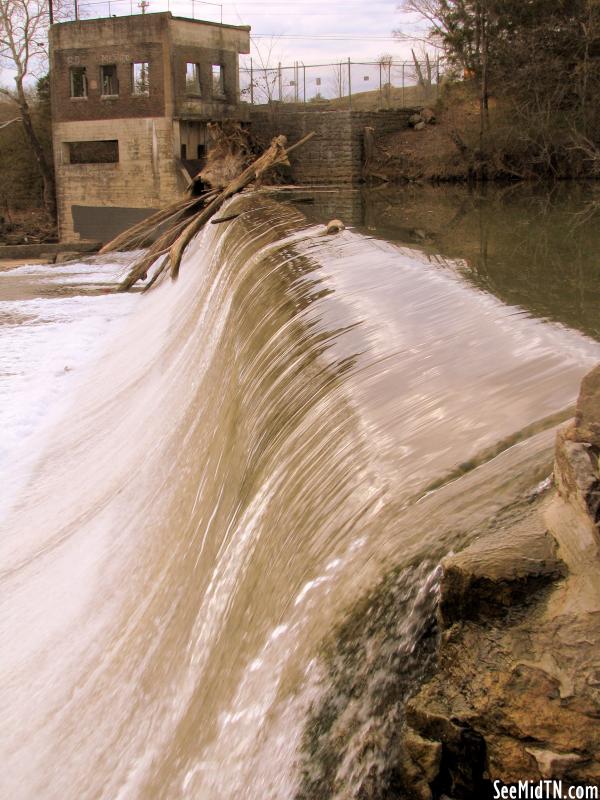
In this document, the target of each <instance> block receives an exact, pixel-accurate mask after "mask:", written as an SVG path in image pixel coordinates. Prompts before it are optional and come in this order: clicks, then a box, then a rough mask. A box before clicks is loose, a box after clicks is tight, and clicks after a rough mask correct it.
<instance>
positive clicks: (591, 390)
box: [575, 365, 600, 448]
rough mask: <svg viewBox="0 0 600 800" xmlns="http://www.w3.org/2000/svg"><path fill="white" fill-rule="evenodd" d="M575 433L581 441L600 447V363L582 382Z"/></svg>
mask: <svg viewBox="0 0 600 800" xmlns="http://www.w3.org/2000/svg"><path fill="white" fill-rule="evenodd" d="M575 435H576V439H577V441H579V442H588V443H589V444H592V445H594V446H595V447H598V448H600V365H598V366H597V367H596V368H595V369H593V370H592V371H591V372H588V374H587V375H586V376H585V378H584V379H583V381H582V382H581V389H580V390H579V399H578V400H577V410H576V413H575Z"/></svg>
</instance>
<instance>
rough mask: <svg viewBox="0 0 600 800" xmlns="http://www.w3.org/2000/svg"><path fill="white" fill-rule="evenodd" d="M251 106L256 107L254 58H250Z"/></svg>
mask: <svg viewBox="0 0 600 800" xmlns="http://www.w3.org/2000/svg"><path fill="white" fill-rule="evenodd" d="M250 105H251V106H253V105H254V67H253V66H252V56H250Z"/></svg>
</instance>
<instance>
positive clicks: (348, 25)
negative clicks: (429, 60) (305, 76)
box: [80, 0, 422, 65]
mask: <svg viewBox="0 0 600 800" xmlns="http://www.w3.org/2000/svg"><path fill="white" fill-rule="evenodd" d="M148 1H149V6H148V8H147V11H149V12H152V11H163V10H166V9H167V3H168V7H169V9H170V10H171V11H172V12H173V13H174V14H176V15H178V16H192V13H193V16H195V17H196V18H200V19H208V20H212V21H215V22H219V21H220V19H221V8H222V15H223V16H222V20H223V22H225V23H229V24H232V25H250V26H251V27H252V37H253V45H252V46H253V49H254V51H255V53H254V55H255V56H258V53H257V52H256V49H258V50H260V51H261V55H262V57H263V59H266V58H267V56H268V55H270V59H269V62H270V63H272V64H273V65H277V63H278V62H281V63H282V64H293V63H294V62H295V61H299V62H304V63H305V64H307V65H308V64H322V63H329V62H331V61H339V60H346V59H347V58H348V57H349V56H350V57H351V58H352V60H353V61H362V60H364V61H376V60H377V58H378V57H379V56H380V55H382V54H384V53H385V54H388V53H389V54H391V55H393V56H394V58H395V59H398V60H403V59H407V58H408V59H409V58H410V47H409V46H408V45H406V43H402V42H399V41H398V40H397V39H394V37H393V36H392V31H393V30H394V29H397V28H401V29H402V30H403V31H405V32H407V33H412V32H414V33H415V34H417V35H418V33H419V31H420V30H422V24H421V23H420V22H418V21H417V20H416V19H415V18H414V17H410V16H407V15H406V14H403V13H402V12H400V11H399V10H398V3H399V0H225V1H224V2H223V3H222V6H221V5H220V4H219V3H216V2H201V0H148ZM80 4H81V10H82V12H83V13H82V16H100V15H101V14H102V15H104V14H106V12H107V9H106V1H105V0H103V1H102V2H98V0H95V1H94V0H80ZM111 5H112V9H111V13H115V12H116V13H118V14H128V13H131V11H130V8H131V9H132V10H133V11H134V13H139V10H138V8H137V7H138V5H139V0H112V2H111ZM192 7H193V12H192ZM101 9H102V10H101Z"/></svg>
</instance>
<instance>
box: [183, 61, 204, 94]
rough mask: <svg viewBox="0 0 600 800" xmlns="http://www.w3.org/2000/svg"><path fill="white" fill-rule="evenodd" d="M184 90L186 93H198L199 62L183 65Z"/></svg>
mask: <svg viewBox="0 0 600 800" xmlns="http://www.w3.org/2000/svg"><path fill="white" fill-rule="evenodd" d="M185 91H186V93H187V94H200V66H199V64H186V65H185Z"/></svg>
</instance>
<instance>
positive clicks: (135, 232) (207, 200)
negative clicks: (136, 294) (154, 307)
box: [101, 132, 315, 291]
mask: <svg viewBox="0 0 600 800" xmlns="http://www.w3.org/2000/svg"><path fill="white" fill-rule="evenodd" d="M314 135H315V134H314V132H311V133H309V134H307V135H306V136H304V137H303V138H302V139H300V141H298V142H296V143H295V144H294V145H292V146H291V147H288V148H286V144H287V139H286V137H285V136H276V137H275V138H274V139H273V140H272V142H271V144H270V145H269V147H268V148H267V150H265V152H264V153H263V154H262V155H261V156H259V157H258V158H257V159H256V160H255V161H254V162H253V163H252V164H250V166H248V167H246V169H245V170H243V171H242V172H241V173H240V175H238V176H237V177H236V178H234V179H233V180H232V181H231V182H230V183H229V184H228V185H227V186H226V187H225V188H224V189H223V190H222V191H219V190H213V191H211V192H207V193H205V194H204V195H200V196H199V197H195V198H192V199H189V198H188V199H186V200H182V201H179V202H178V203H174V204H172V205H171V206H169V207H168V208H167V209H164V210H163V211H160V212H157V213H156V214H154V215H153V216H152V217H150V218H149V219H148V220H144V221H143V222H142V223H138V224H137V225H135V226H134V227H133V228H130V229H129V230H128V231H125V232H124V233H122V234H120V235H119V236H117V238H116V239H113V241H112V242H109V243H108V244H107V245H105V246H104V247H103V248H102V250H101V252H109V251H111V250H116V249H118V248H119V247H121V248H123V247H126V246H129V245H131V243H132V242H136V241H138V242H139V240H140V237H141V236H147V235H148V233H149V232H150V230H152V229H155V228H156V227H157V225H163V226H164V225H166V224H167V223H169V224H170V227H168V228H167V230H166V231H165V232H164V233H163V234H162V235H161V236H160V237H159V238H158V239H157V240H156V241H155V242H154V243H153V244H152V245H151V247H150V248H149V249H148V250H147V251H146V253H145V254H144V255H143V256H142V257H141V258H140V259H138V261H136V262H135V264H134V265H133V267H132V268H131V269H130V271H129V273H128V274H127V276H126V277H125V278H124V280H123V281H122V282H121V284H120V285H119V289H120V290H121V291H127V290H128V289H130V288H131V287H132V286H133V284H134V283H136V282H137V281H138V280H139V279H140V278H141V277H142V276H144V275H145V274H146V273H147V271H148V269H149V268H150V266H152V264H154V262H155V261H156V260H157V259H159V258H160V257H161V256H162V257H163V261H162V262H161V264H160V266H159V268H158V270H157V272H156V273H155V274H154V275H153V277H152V279H151V281H150V283H149V284H148V286H147V287H146V289H148V288H150V286H151V285H154V283H155V282H156V280H157V278H158V275H159V274H160V273H162V272H163V271H164V270H165V269H167V268H168V267H169V266H170V270H171V278H173V279H175V278H177V275H178V274H179V267H180V264H181V259H182V257H183V254H184V252H185V249H186V247H187V246H188V244H189V243H190V242H191V241H192V239H193V238H194V236H195V235H196V234H197V233H198V232H199V231H200V229H201V228H202V227H203V226H204V225H205V224H206V223H207V222H208V221H209V220H210V219H211V217H213V215H214V214H215V213H216V212H217V211H218V210H219V209H220V208H221V206H222V205H223V203H225V201H226V200H228V199H229V198H230V197H233V195H235V194H238V193H239V192H241V191H242V190H243V189H245V188H246V187H247V186H249V185H250V184H251V183H253V182H255V181H257V180H260V178H261V177H262V176H263V175H264V174H265V173H266V172H267V171H268V170H270V169H273V168H275V167H277V166H280V165H284V164H289V161H288V155H289V154H290V153H291V152H293V151H294V150H296V148H298V147H301V146H302V145H303V144H305V143H306V142H308V141H309V140H310V139H312V138H313V136H314ZM222 221H224V220H222Z"/></svg>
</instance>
